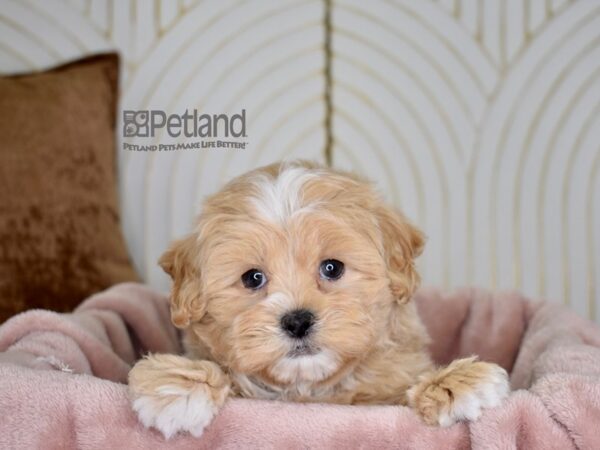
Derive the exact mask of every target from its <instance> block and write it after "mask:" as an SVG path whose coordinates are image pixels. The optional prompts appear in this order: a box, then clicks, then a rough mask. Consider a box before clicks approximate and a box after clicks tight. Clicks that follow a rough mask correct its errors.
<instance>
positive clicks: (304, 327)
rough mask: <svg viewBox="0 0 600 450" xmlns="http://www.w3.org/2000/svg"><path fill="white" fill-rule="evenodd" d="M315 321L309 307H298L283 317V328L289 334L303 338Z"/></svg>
mask: <svg viewBox="0 0 600 450" xmlns="http://www.w3.org/2000/svg"><path fill="white" fill-rule="evenodd" d="M314 323H315V316H314V314H313V313H311V312H310V311H309V310H308V309H296V310H295V311H290V312H288V313H286V314H285V315H284V316H283V317H282V318H281V328H283V331H285V332H286V333H287V334H288V336H290V337H293V338H297V339H301V338H303V337H304V336H306V335H307V334H308V333H309V331H310V328H311V327H312V326H313V324H314Z"/></svg>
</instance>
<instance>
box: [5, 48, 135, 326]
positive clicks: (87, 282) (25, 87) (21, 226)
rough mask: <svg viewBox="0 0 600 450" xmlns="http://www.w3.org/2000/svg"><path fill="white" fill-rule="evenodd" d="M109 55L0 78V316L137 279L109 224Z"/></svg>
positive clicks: (70, 301)
mask: <svg viewBox="0 0 600 450" xmlns="http://www.w3.org/2000/svg"><path fill="white" fill-rule="evenodd" d="M118 74H119V60H118V57H117V55H115V54H107V55H98V56H93V57H90V58H86V59H82V60H79V61H75V62H72V63H69V64H66V65H63V66H60V67H57V68H54V69H51V70H48V71H45V72H40V73H34V74H27V75H17V76H9V77H0V139H1V141H0V322H1V321H3V320H5V319H6V318H8V317H9V316H11V315H13V314H16V313H18V312H20V311H23V310H25V309H28V308H47V309H53V310H57V311H68V310H71V309H72V308H74V307H75V306H77V304H78V303H79V302H80V301H81V300H83V299H84V298H85V297H87V296H88V295H90V294H93V293H94V292H97V291H99V290H101V289H104V288H106V287H108V286H110V285H112V284H115V283H119V282H122V281H127V280H137V279H138V277H137V275H136V273H135V271H134V269H133V267H132V266H131V263H130V260H129V256H128V254H127V250H126V247H125V242H124V239H123V235H122V233H121V228H120V222H119V208H118V201H117V191H116V186H117V184H116V148H115V139H116V135H115V127H116V112H117V95H118Z"/></svg>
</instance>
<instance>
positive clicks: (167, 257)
mask: <svg viewBox="0 0 600 450" xmlns="http://www.w3.org/2000/svg"><path fill="white" fill-rule="evenodd" d="M423 244H424V237H423V235H422V233H421V232H420V231H419V230H417V229H416V228H415V227H414V226H413V225H412V224H410V222H409V221H407V220H406V218H405V217H404V216H402V215H401V214H400V213H398V212H396V211H393V210H392V209H390V208H389V207H387V206H385V205H384V203H383V202H382V201H381V199H380V197H379V195H378V194H377V192H376V191H375V190H374V189H373V187H372V186H371V185H370V184H368V183H366V182H364V181H362V180H360V179H358V178H357V177H355V176H353V175H350V174H345V173H341V172H335V171H332V170H329V169H325V168H322V167H319V166H316V165H313V164H310V163H305V162H300V163H288V164H277V165H271V166H268V167H265V168H261V169H258V170H255V171H253V172H250V173H248V174H246V175H243V176H241V177H239V178H237V179H235V180H233V181H232V182H230V183H229V184H228V185H227V186H225V188H224V189H223V190H222V191H220V192H219V193H218V194H216V195H214V196H213V197H211V198H209V199H208V200H207V202H206V204H205V205H204V209H203V212H202V214H201V215H200V218H199V220H198V224H197V226H196V228H195V230H194V231H193V233H191V234H190V235H189V236H187V237H185V238H184V239H182V240H180V241H178V242H175V243H174V244H173V245H172V246H171V248H170V249H169V250H168V251H167V252H166V253H165V254H164V255H163V256H162V258H161V260H160V264H161V266H162V267H163V268H164V270H165V271H166V272H167V273H169V274H170V275H171V277H172V278H173V289H172V294H171V316H172V321H173V323H174V324H175V325H176V326H177V327H179V328H182V329H183V330H184V336H185V339H184V340H185V345H186V349H187V356H188V357H189V359H188V358H183V357H177V356H173V355H149V356H148V357H147V358H145V359H144V360H142V361H140V362H139V363H138V364H136V366H135V367H134V368H133V369H132V371H131V373H130V377H129V384H130V389H131V392H132V394H133V397H134V408H135V409H136V411H137V412H138V415H139V417H140V419H141V421H142V422H143V423H144V424H145V425H147V426H154V427H156V428H158V429H159V430H160V431H161V432H163V434H164V435H165V436H166V437H169V436H171V435H172V434H174V433H175V432H177V431H179V430H183V431H190V432H192V433H194V434H196V435H198V434H200V433H201V432H202V429H203V427H204V426H205V425H206V424H207V423H208V422H209V421H210V419H211V418H212V417H213V416H214V414H215V413H216V411H217V409H218V408H219V407H220V406H221V405H222V404H223V402H224V401H225V398H226V397H227V396H228V395H236V396H244V397H253V398H270V399H284V400H291V401H301V402H331V403H341V404H361V403H362V404H410V405H411V406H413V407H414V408H415V410H416V411H417V412H418V413H419V414H420V415H421V417H422V418H423V419H424V420H425V421H426V422H427V423H430V424H439V425H450V424H452V423H454V422H455V421H457V420H462V419H469V420H473V419H476V418H477V417H478V415H479V413H480V411H481V409H482V408H485V407H490V406H495V405H497V404H498V403H499V402H500V401H501V400H502V399H503V398H504V397H505V396H506V395H507V393H508V382H507V374H506V372H505V371H504V370H503V369H501V368H500V367H499V366H496V365H494V364H490V363H484V362H479V361H476V360H475V358H467V359H463V360H459V361H455V362H453V363H452V364H450V366H448V367H446V368H441V369H439V368H435V367H434V366H433V364H432V362H431V359H430V357H429V355H428V353H427V351H426V346H427V344H428V342H429V338H428V336H427V334H426V332H425V329H424V327H423V325H422V324H421V322H420V320H419V317H418V315H417V312H416V309H415V306H414V304H413V302H411V301H410V299H411V296H412V294H413V292H414V291H415V289H416V287H417V286H418V283H419V276H418V273H417V271H416V270H415V267H414V260H415V258H416V257H417V256H418V255H419V254H420V253H421V251H422V248H423ZM326 259H336V260H339V261H342V262H343V263H344V265H345V271H344V273H343V276H342V277H341V278H340V279H338V280H335V281H330V280H326V279H323V278H321V277H320V276H319V265H320V263H321V261H323V260H326ZM253 268H257V269H260V270H262V271H263V272H264V273H265V274H266V276H267V279H268V281H267V283H266V285H265V286H264V287H262V288H260V289H256V290H250V289H248V288H246V287H244V285H243V283H242V281H241V275H242V274H243V273H245V272H246V271H248V270H250V269H253ZM298 308H304V309H308V310H310V311H311V312H312V313H313V314H314V316H315V318H316V321H315V325H314V327H313V330H312V332H311V333H310V334H309V335H308V336H307V337H306V338H303V339H302V340H301V341H299V340H297V339H292V338H289V337H288V336H287V335H286V334H285V333H284V331H283V330H282V328H281V326H280V319H281V317H282V316H283V315H284V314H285V313H287V312H289V311H292V310H295V309H298ZM299 342H300V343H299ZM299 345H301V346H302V348H303V349H304V350H306V351H305V352H304V353H303V354H300V355H298V354H297V353H296V352H295V350H296V349H297V348H298V346H299Z"/></svg>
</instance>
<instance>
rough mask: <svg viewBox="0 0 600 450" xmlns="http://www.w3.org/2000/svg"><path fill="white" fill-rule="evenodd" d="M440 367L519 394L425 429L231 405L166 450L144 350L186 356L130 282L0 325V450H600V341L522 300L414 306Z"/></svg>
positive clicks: (377, 409)
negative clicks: (150, 402) (142, 395)
mask: <svg viewBox="0 0 600 450" xmlns="http://www.w3.org/2000/svg"><path fill="white" fill-rule="evenodd" d="M415 301H416V302H417V305H418V308H419V312H420V314H421V316H422V318H423V320H424V322H425V324H426V326H427V328H428V330H429V332H430V334H431V336H432V338H433V343H432V346H431V352H432V355H433V356H434V358H435V359H436V361H437V362H439V363H440V364H443V363H446V362H448V361H450V360H452V359H454V358H456V357H460V356H466V355H470V354H478V355H480V357H481V358H482V359H484V360H488V361H494V362H497V363H498V364H500V365H502V366H503V367H505V368H506V369H507V370H509V371H510V372H511V383H512V387H513V389H514V392H513V393H511V395H510V397H509V399H508V400H507V401H506V402H505V403H504V404H503V405H501V406H500V407H498V408H495V409H492V410H487V411H485V412H484V414H483V416H482V417H481V418H480V420H478V421H476V422H473V423H460V424H456V425H454V426H452V427H450V428H435V427H428V426H426V425H424V424H423V423H421V422H420V420H419V419H418V418H417V417H416V416H415V415H414V413H413V412H412V411H411V410H410V409H409V408H406V407H400V406H373V407H365V406H339V405H321V404H311V405H307V404H292V403H282V402H268V401H255V400H244V399H235V400H230V401H229V402H228V403H227V404H226V406H225V408H224V409H223V410H222V411H221V412H220V413H219V415H218V416H217V418H216V419H215V421H214V422H213V423H212V424H211V425H210V426H209V427H208V428H207V430H206V431H205V433H204V435H203V436H202V437H201V438H198V439H197V438H194V437H192V436H189V435H178V436H176V437H174V438H172V439H170V440H169V441H165V440H164V438H163V437H162V435H161V434H159V433H158V432H157V431H155V430H152V429H145V428H144V427H143V426H142V425H141V424H140V423H138V420H137V418H136V416H135V415H134V413H133V412H132V411H131V407H130V404H129V399H128V396H127V387H126V386H125V385H124V384H123V383H124V382H125V381H126V378H127V372H128V370H129V368H130V367H131V365H132V364H133V362H134V361H135V360H136V359H137V358H138V357H139V355H140V354H141V353H142V352H145V351H151V352H170V353H178V352H180V351H181V347H180V343H179V336H178V333H177V331H176V330H175V329H174V328H173V327H172V326H171V324H170V321H169V311H168V305H167V299H166V297H165V296H164V295H162V294H158V293H156V292H154V291H152V290H150V289H149V288H147V287H144V286H142V285H138V284H122V285H118V286H115V287H113V288H112V289H109V290H107V291H105V292H102V293H99V294H97V295H94V296H93V297H91V298H89V299H88V300H86V301H85V302H84V303H83V304H82V305H81V306H80V307H79V308H77V310H76V311H75V312H74V313H72V314H56V313H52V312H49V311H29V312H26V313H22V314H20V315H18V316H15V317H14V318H12V319H11V320H9V321H8V322H6V323H5V324H3V325H2V326H0V352H1V353H0V414H1V416H0V448H11V449H13V448H27V449H31V448H44V449H48V448H81V449H98V448H111V449H113V448H177V449H180V448H186V449H187V448H207V449H217V448H218V449H239V448H256V449H259V448H260V449H269V448H286V449H296V448H298V449H301V448H302V449H304V448H311V449H312V448H316V449H319V448H322V449H333V448H340V449H349V448H377V449H381V448H411V449H429V448H470V447H473V448H485V449H488V448H514V447H518V448H528V449H532V448H540V449H553V448H556V449H567V448H600V432H599V431H598V428H597V426H598V424H600V330H599V329H598V328H597V327H595V326H594V325H593V324H592V323H590V322H588V321H585V320H583V319H580V318H578V317H576V316H575V315H573V314H572V313H570V312H569V311H567V310H566V309H564V308H562V307H559V306H557V305H553V304H550V303H544V302H532V301H530V300H527V299H526V298H524V297H523V296H521V295H519V294H517V293H494V294H492V293H489V292H486V291H483V290H478V289H463V290H460V291H456V292H455V293H453V294H450V295H447V294H446V295H445V294H441V293H440V292H439V291H436V290H422V291H420V292H419V293H418V294H417V296H416V297H415Z"/></svg>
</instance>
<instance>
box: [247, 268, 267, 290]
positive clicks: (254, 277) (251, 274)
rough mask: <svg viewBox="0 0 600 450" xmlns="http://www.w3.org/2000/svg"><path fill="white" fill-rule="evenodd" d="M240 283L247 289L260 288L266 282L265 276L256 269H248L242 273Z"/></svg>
mask: <svg viewBox="0 0 600 450" xmlns="http://www.w3.org/2000/svg"><path fill="white" fill-rule="evenodd" d="M242 283H243V284H244V287H245V288H247V289H252V290H253V291H254V290H256V289H260V288H261V287H263V286H264V285H265V284H266V283H267V276H266V275H265V274H264V273H263V272H261V271H260V270H258V269H250V270H249V271H248V272H245V273H244V274H243V275H242Z"/></svg>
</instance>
